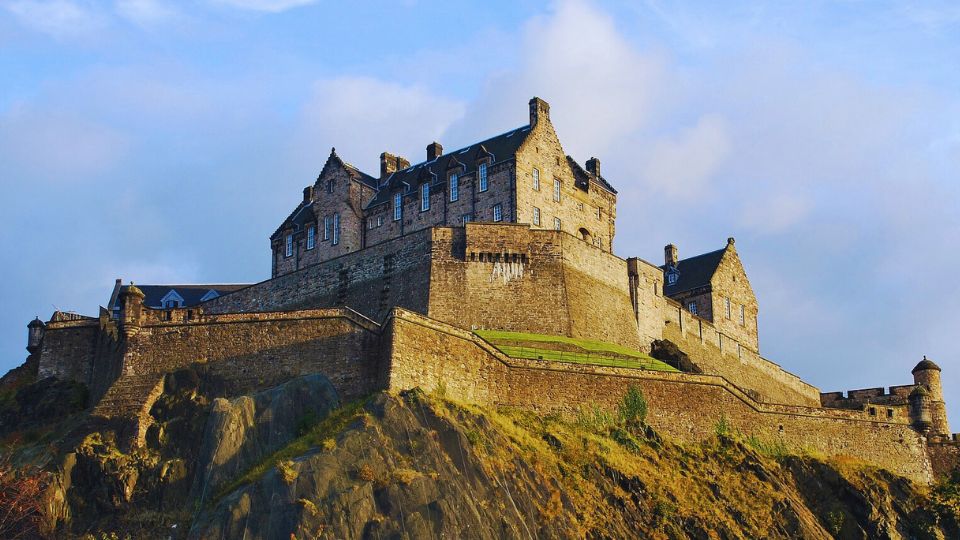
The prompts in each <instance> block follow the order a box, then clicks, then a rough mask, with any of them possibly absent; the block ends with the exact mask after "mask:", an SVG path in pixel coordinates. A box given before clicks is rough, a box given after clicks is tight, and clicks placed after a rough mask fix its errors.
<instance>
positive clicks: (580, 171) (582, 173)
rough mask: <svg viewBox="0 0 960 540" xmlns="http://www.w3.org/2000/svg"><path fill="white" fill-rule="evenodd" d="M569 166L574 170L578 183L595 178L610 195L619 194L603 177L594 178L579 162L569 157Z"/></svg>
mask: <svg viewBox="0 0 960 540" xmlns="http://www.w3.org/2000/svg"><path fill="white" fill-rule="evenodd" d="M567 164H568V165H570V168H571V169H573V177H574V178H576V179H577V182H580V181H581V179H583V181H589V179H590V178H593V179H594V180H596V181H598V182H600V185H601V186H603V188H604V189H606V190H607V191H609V192H610V193H616V192H617V190H615V189H613V186H611V185H610V182H607V180H606V179H605V178H604V177H603V176H600V175H597V176H593V174H591V173H590V172H589V171H587V170H586V169H584V168H583V167H581V166H580V164H579V163H577V160H575V159H573V158H572V157H570V156H567Z"/></svg>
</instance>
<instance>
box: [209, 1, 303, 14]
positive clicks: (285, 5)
mask: <svg viewBox="0 0 960 540" xmlns="http://www.w3.org/2000/svg"><path fill="white" fill-rule="evenodd" d="M215 1H216V2H219V3H221V4H226V5H228V6H231V7H235V8H238V9H249V10H252V11H266V12H269V13H279V12H281V11H286V10H288V9H293V8H297V7H301V6H306V5H309V4H313V3H315V2H316V1H317V0H215Z"/></svg>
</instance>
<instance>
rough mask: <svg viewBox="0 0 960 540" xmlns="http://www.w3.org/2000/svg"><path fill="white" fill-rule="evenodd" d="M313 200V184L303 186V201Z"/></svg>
mask: <svg viewBox="0 0 960 540" xmlns="http://www.w3.org/2000/svg"><path fill="white" fill-rule="evenodd" d="M312 200H313V186H312V185H311V186H307V187H305V188H303V202H305V203H308V202H310V201H312Z"/></svg>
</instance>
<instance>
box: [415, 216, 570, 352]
mask: <svg viewBox="0 0 960 540" xmlns="http://www.w3.org/2000/svg"><path fill="white" fill-rule="evenodd" d="M434 235H435V245H436V246H438V249H436V250H435V251H434V253H433V263H432V270H431V275H430V307H429V311H428V314H429V316H430V317H431V318H433V319H437V320H441V321H444V322H448V323H451V324H455V325H456V326H459V327H461V328H468V329H469V328H472V327H477V328H486V329H497V330H511V331H522V332H533V333H538V334H554V335H568V334H569V331H570V330H569V316H568V311H567V295H566V290H565V288H564V287H563V279H564V274H563V269H562V265H561V252H560V246H559V244H558V243H555V240H556V238H555V237H554V236H553V235H547V236H533V237H531V236H530V235H529V229H528V227H527V226H525V225H487V224H475V223H468V224H467V226H466V227H464V228H445V229H434ZM440 246H443V249H440Z"/></svg>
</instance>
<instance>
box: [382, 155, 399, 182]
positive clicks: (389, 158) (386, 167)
mask: <svg viewBox="0 0 960 540" xmlns="http://www.w3.org/2000/svg"><path fill="white" fill-rule="evenodd" d="M395 172H397V156H395V155H393V154H391V153H390V152H384V153H382V154H380V179H381V180H383V179H384V178H386V177H388V176H390V175H391V174H393V173H395Z"/></svg>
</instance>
